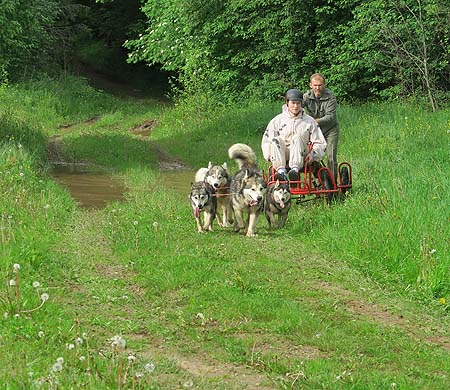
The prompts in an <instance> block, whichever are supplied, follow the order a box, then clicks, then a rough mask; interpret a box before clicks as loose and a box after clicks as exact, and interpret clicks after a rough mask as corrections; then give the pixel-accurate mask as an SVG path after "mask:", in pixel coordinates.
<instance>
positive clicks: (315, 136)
mask: <svg viewBox="0 0 450 390" xmlns="http://www.w3.org/2000/svg"><path fill="white" fill-rule="evenodd" d="M295 136H300V138H301V141H302V143H303V144H304V145H308V144H309V143H312V145H313V150H314V151H315V153H314V159H315V160H320V159H322V157H323V155H324V153H325V148H326V147H327V143H326V141H325V138H324V136H323V134H322V131H321V130H320V127H319V126H318V125H317V123H316V121H315V120H314V119H313V118H312V117H311V116H309V115H307V114H305V112H304V110H303V109H302V110H301V111H300V113H299V114H298V115H297V116H292V115H291V114H290V112H289V111H288V108H287V105H286V104H284V105H283V109H282V113H281V114H278V115H277V116H276V117H275V118H273V119H272V120H271V121H270V122H269V124H268V125H267V128H266V131H265V132H264V135H263V138H262V142H261V148H262V151H263V155H264V159H266V160H270V157H271V156H270V150H271V148H270V144H271V142H272V140H273V139H274V138H277V137H280V138H281V139H283V141H284V143H285V145H286V147H288V148H289V146H290V145H291V143H292V139H293V138H294V137H295Z"/></svg>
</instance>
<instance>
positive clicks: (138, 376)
mask: <svg viewBox="0 0 450 390" xmlns="http://www.w3.org/2000/svg"><path fill="white" fill-rule="evenodd" d="M134 375H135V376H136V378H138V379H140V378H142V377H143V374H142V372H139V371H138V372H136V374H134Z"/></svg>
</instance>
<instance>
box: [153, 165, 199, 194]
mask: <svg viewBox="0 0 450 390" xmlns="http://www.w3.org/2000/svg"><path fill="white" fill-rule="evenodd" d="M194 177H195V171H192V170H190V169H176V170H171V171H164V172H161V182H162V183H163V185H164V186H165V187H166V188H169V189H172V190H175V191H177V192H179V193H182V194H186V196H187V195H188V194H189V192H190V191H191V184H192V183H193V182H194Z"/></svg>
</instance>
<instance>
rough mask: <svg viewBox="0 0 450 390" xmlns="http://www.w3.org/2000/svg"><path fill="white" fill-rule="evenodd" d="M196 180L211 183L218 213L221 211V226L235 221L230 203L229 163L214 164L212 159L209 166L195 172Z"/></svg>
mask: <svg viewBox="0 0 450 390" xmlns="http://www.w3.org/2000/svg"><path fill="white" fill-rule="evenodd" d="M195 181H196V182H197V181H204V182H206V183H208V184H210V185H211V186H212V187H213V188H214V191H215V196H216V198H217V213H218V214H219V210H220V211H221V214H220V215H221V217H218V219H217V221H218V222H219V225H220V226H221V227H228V226H230V224H231V222H233V210H232V209H231V204H230V182H231V175H230V172H229V171H228V167H227V163H226V162H224V163H223V164H222V165H213V164H212V162H211V161H210V162H209V164H208V168H200V169H199V170H198V171H197V172H196V174H195Z"/></svg>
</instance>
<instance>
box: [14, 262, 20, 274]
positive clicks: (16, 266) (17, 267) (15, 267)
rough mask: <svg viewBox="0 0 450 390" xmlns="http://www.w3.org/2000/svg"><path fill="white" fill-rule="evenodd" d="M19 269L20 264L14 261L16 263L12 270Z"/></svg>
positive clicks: (17, 270)
mask: <svg viewBox="0 0 450 390" xmlns="http://www.w3.org/2000/svg"><path fill="white" fill-rule="evenodd" d="M19 269H20V264H17V263H16V264H14V265H13V271H14V272H19Z"/></svg>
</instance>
